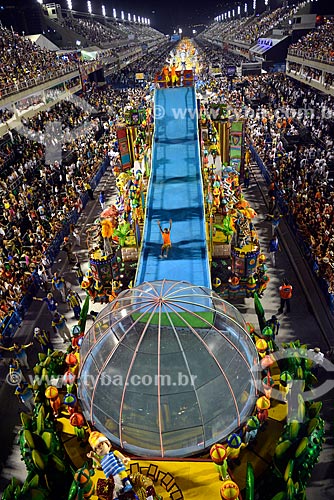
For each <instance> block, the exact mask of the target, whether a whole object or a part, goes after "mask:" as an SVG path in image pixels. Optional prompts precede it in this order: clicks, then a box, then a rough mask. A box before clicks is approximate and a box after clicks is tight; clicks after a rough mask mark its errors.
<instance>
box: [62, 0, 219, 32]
mask: <svg viewBox="0 0 334 500" xmlns="http://www.w3.org/2000/svg"><path fill="white" fill-rule="evenodd" d="M91 1H92V10H93V13H96V14H100V13H101V5H102V4H104V5H105V7H106V12H107V15H110V16H112V9H113V7H114V8H116V10H117V16H120V12H121V10H123V11H124V13H125V18H126V19H127V14H128V12H130V13H131V14H136V15H137V16H138V15H139V16H141V17H147V18H150V19H151V26H153V27H155V28H157V29H159V30H160V31H162V32H164V33H169V34H171V33H173V31H174V29H178V28H182V29H183V30H184V31H185V30H187V28H188V31H189V27H191V28H192V27H193V26H194V25H196V24H198V23H202V24H203V23H204V24H210V22H212V20H213V18H214V17H215V16H216V15H218V14H219V13H220V11H222V9H223V8H224V5H226V4H228V3H229V2H228V1H225V2H219V1H217V0H213V1H210V0H204V1H203V0H202V1H199V0H165V1H161V0H156V1H153V0H143V1H141V2H138V0H137V1H136V0H113V1H110V0H91ZM57 3H58V2H57ZM59 3H60V4H61V6H62V7H65V8H66V5H67V2H66V0H61V1H60V2H59ZM72 4H73V9H74V10H80V11H84V12H87V2H86V1H85V0H72Z"/></svg>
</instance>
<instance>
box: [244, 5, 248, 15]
mask: <svg viewBox="0 0 334 500" xmlns="http://www.w3.org/2000/svg"><path fill="white" fill-rule="evenodd" d="M244 10H245V14H247V10H248V6H247V3H245V8H244Z"/></svg>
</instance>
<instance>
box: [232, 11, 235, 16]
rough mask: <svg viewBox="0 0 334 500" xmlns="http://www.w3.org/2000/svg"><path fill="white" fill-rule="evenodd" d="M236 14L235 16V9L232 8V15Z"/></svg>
mask: <svg viewBox="0 0 334 500" xmlns="http://www.w3.org/2000/svg"><path fill="white" fill-rule="evenodd" d="M234 16H235V10H234V9H232V17H234Z"/></svg>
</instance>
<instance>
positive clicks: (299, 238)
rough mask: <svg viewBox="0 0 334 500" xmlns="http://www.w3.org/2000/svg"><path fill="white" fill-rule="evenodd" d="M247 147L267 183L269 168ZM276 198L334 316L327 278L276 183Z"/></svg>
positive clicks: (332, 296)
mask: <svg viewBox="0 0 334 500" xmlns="http://www.w3.org/2000/svg"><path fill="white" fill-rule="evenodd" d="M249 148H250V151H251V153H252V157H253V160H254V161H255V162H256V164H257V165H258V167H259V169H260V171H261V174H262V176H263V178H264V180H265V181H266V184H267V185H269V184H270V183H271V182H272V177H271V174H270V172H269V170H268V169H267V167H266V166H265V164H264V163H263V161H262V159H261V157H260V155H259V154H258V153H257V151H256V149H255V148H254V146H253V145H252V144H251V143H250V144H249ZM276 199H277V203H278V205H279V208H280V211H281V213H282V214H285V215H286V221H287V223H288V225H289V226H290V228H291V230H292V232H293V234H294V236H295V238H296V241H297V244H298V246H299V248H300V250H301V252H302V255H303V256H304V257H305V259H306V261H307V262H308V264H309V266H310V268H311V269H312V272H313V274H314V276H315V278H316V280H317V282H318V284H319V287H320V289H321V291H322V292H323V294H324V296H325V298H326V302H327V304H328V306H329V309H330V312H331V314H332V315H333V316H334V294H332V293H330V292H329V291H328V290H329V285H328V282H327V280H326V279H325V278H323V277H321V276H318V274H317V271H318V269H319V266H318V263H317V261H316V260H315V259H314V258H313V257H312V254H311V251H310V247H309V245H308V243H307V242H306V241H305V240H304V238H303V237H302V236H301V234H300V231H299V228H298V226H297V224H296V221H295V219H294V217H293V216H292V214H289V210H288V206H287V203H286V201H285V200H284V197H283V195H282V193H281V192H280V191H279V190H278V189H277V185H276Z"/></svg>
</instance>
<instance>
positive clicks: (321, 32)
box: [288, 19, 334, 64]
mask: <svg viewBox="0 0 334 500" xmlns="http://www.w3.org/2000/svg"><path fill="white" fill-rule="evenodd" d="M333 40H334V19H327V20H326V22H325V24H323V25H322V26H319V27H317V28H316V29H314V30H313V31H311V32H310V33H307V35H305V36H303V37H302V38H301V39H300V40H298V42H296V43H294V44H292V45H290V47H289V51H288V54H290V55H294V56H298V57H303V58H304V59H312V60H315V61H322V62H327V63H329V64H333V62H334V48H333Z"/></svg>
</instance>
